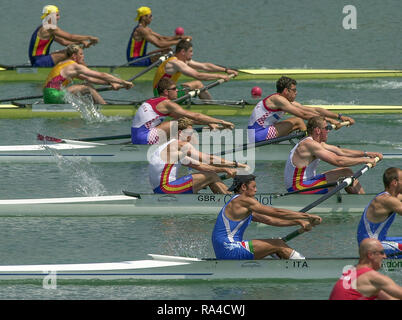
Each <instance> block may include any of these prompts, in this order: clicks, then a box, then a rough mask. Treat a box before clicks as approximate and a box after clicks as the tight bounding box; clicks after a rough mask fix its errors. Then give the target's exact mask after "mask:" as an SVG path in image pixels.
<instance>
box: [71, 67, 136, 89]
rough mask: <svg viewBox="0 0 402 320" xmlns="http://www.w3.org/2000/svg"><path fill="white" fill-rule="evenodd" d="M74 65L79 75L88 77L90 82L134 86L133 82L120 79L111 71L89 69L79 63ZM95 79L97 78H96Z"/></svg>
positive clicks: (126, 86)
mask: <svg viewBox="0 0 402 320" xmlns="http://www.w3.org/2000/svg"><path fill="white" fill-rule="evenodd" d="M74 67H75V68H76V71H77V74H78V76H80V77H81V78H86V80H87V81H90V82H93V83H96V84H108V83H109V84H111V85H112V86H113V84H117V85H121V86H122V87H124V88H126V89H129V88H132V87H133V83H132V82H129V81H125V80H122V79H119V78H117V77H115V76H112V75H111V74H109V73H106V72H99V71H95V70H91V69H89V68H87V67H85V66H83V65H79V64H74ZM95 79H97V80H95ZM114 88H115V87H114ZM116 88H117V87H116Z"/></svg>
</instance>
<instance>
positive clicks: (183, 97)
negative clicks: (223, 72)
mask: <svg viewBox="0 0 402 320" xmlns="http://www.w3.org/2000/svg"><path fill="white" fill-rule="evenodd" d="M235 76H236V75H235V74H230V75H229V79H232V78H234V77H235ZM223 82H225V80H224V79H218V80H216V81H214V82H211V83H210V84H208V85H206V86H205V87H202V88H201V89H196V90H191V91H189V92H188V93H187V94H185V95H184V96H182V97H180V98H178V99H176V100H173V101H174V102H176V103H180V102H182V101H184V100H186V99H188V98H192V97H195V96H198V95H199V94H200V93H201V92H204V91H205V90H208V89H211V88H213V87H216V86H217V85H219V84H221V83H223Z"/></svg>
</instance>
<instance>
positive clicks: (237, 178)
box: [228, 174, 256, 191]
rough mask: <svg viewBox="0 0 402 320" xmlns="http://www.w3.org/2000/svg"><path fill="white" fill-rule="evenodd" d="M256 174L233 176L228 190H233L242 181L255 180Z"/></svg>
mask: <svg viewBox="0 0 402 320" xmlns="http://www.w3.org/2000/svg"><path fill="white" fill-rule="evenodd" d="M255 178H256V176H255V175H253V174H246V175H238V176H235V177H234V178H233V183H232V185H231V186H230V187H229V189H228V190H229V191H234V190H235V189H237V188H238V187H240V186H241V185H242V184H243V183H248V182H250V181H253V180H255Z"/></svg>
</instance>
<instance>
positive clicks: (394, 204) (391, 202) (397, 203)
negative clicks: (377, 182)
mask: <svg viewBox="0 0 402 320" xmlns="http://www.w3.org/2000/svg"><path fill="white" fill-rule="evenodd" d="M383 205H384V207H385V208H386V209H387V211H388V212H396V213H398V214H399V215H401V216H402V202H401V200H400V199H398V198H397V197H386V198H384V202H383Z"/></svg>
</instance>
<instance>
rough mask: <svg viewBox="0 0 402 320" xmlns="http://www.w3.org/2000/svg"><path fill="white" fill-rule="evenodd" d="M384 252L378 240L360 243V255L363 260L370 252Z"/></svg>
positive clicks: (370, 239) (365, 240)
mask: <svg viewBox="0 0 402 320" xmlns="http://www.w3.org/2000/svg"><path fill="white" fill-rule="evenodd" d="M377 250H383V246H382V244H381V242H380V241H378V240H377V239H372V238H367V239H364V240H363V241H362V242H361V243H360V247H359V255H360V257H361V258H363V257H366V256H367V254H368V253H369V252H373V251H377Z"/></svg>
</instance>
